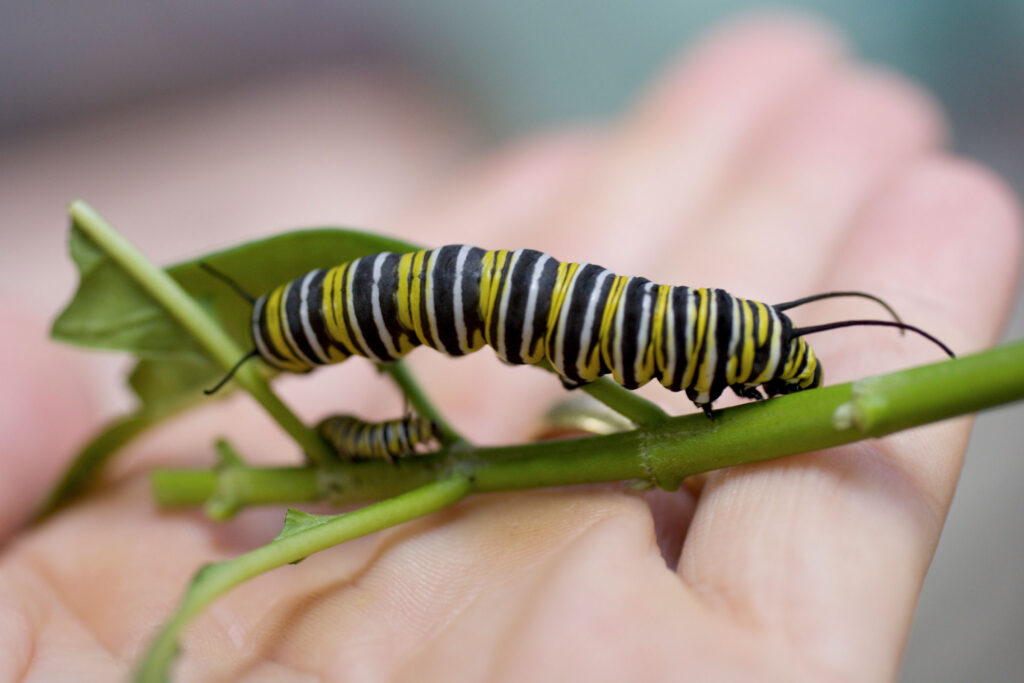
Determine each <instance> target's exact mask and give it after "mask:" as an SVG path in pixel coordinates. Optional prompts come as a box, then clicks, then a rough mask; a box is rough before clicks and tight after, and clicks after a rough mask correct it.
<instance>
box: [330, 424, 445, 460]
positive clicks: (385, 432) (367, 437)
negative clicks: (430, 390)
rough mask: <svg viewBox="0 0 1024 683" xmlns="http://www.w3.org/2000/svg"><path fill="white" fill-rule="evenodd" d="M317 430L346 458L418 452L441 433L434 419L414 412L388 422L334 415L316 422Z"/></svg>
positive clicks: (393, 456)
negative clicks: (366, 420)
mask: <svg viewBox="0 0 1024 683" xmlns="http://www.w3.org/2000/svg"><path fill="white" fill-rule="evenodd" d="M317 431H318V432H319V433H320V435H321V436H323V437H324V440H325V441H327V443H329V444H331V446H332V447H333V448H334V450H335V452H336V453H337V454H338V455H339V456H341V457H343V458H348V459H355V460H358V459H367V458H384V459H385V460H387V461H388V462H393V461H394V459H395V458H402V457H405V456H408V455H415V454H416V453H417V450H416V449H417V447H418V446H425V445H428V444H430V443H432V442H434V441H436V440H437V438H438V436H439V435H440V430H439V429H438V428H437V425H436V424H435V423H434V422H433V421H432V420H429V419H427V418H425V417H417V416H415V415H412V416H408V417H404V418H400V419H398V420H389V421H387V422H364V421H363V420H360V419H359V418H357V417H353V416H351V415H332V416H331V417H327V418H324V419H323V420H322V421H321V422H320V424H318V425H317Z"/></svg>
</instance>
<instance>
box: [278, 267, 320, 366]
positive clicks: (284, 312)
mask: <svg viewBox="0 0 1024 683" xmlns="http://www.w3.org/2000/svg"><path fill="white" fill-rule="evenodd" d="M294 285H295V280H292V281H291V282H289V283H288V284H287V286H285V288H284V292H283V293H282V294H281V329H283V330H284V336H285V338H286V339H287V340H288V342H289V343H290V344H291V347H292V349H294V350H295V355H296V356H298V357H299V358H300V359H301V360H302V362H303V363H305V364H306V365H308V366H310V367H312V366H314V365H316V363H314V362H313V361H311V360H310V359H309V358H307V357H306V354H304V353H303V352H302V349H300V348H299V345H298V344H296V343H295V337H294V336H292V328H291V325H289V324H288V294H289V293H290V292H291V291H292V287H293V286H294Z"/></svg>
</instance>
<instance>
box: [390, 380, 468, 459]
mask: <svg viewBox="0 0 1024 683" xmlns="http://www.w3.org/2000/svg"><path fill="white" fill-rule="evenodd" d="M377 367H378V368H380V369H381V370H382V371H384V372H386V373H388V375H390V377H391V379H392V380H393V381H394V382H395V384H397V385H398V388H399V389H401V390H402V394H403V395H404V396H405V397H406V398H407V399H408V400H409V403H411V404H412V407H413V409H414V410H415V411H416V414H417V415H420V416H422V417H426V418H430V419H431V420H433V421H434V423H435V424H436V425H437V426H438V429H440V431H441V443H442V444H444V445H445V446H451V445H452V444H454V443H468V442H467V441H466V439H465V438H463V436H462V435H461V434H459V433H458V432H457V431H455V429H453V428H452V426H451V425H450V424H448V422H447V421H446V420H445V419H444V417H443V416H442V415H441V413H440V412H438V410H437V408H435V407H434V404H433V403H431V402H430V399H429V398H427V395H426V393H424V391H423V389H422V388H420V385H419V383H418V382H417V381H416V378H415V377H413V374H412V373H411V372H410V371H409V366H408V365H406V364H405V363H404V362H402V361H395V362H394V363H381V364H379V365H378V366H377Z"/></svg>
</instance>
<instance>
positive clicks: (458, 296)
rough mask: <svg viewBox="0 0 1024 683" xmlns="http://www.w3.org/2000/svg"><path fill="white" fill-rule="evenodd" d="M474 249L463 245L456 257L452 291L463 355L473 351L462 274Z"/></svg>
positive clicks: (460, 347)
mask: <svg viewBox="0 0 1024 683" xmlns="http://www.w3.org/2000/svg"><path fill="white" fill-rule="evenodd" d="M472 248H473V247H470V246H468V245H465V244H463V245H462V247H461V248H460V249H459V255H458V256H457V257H455V284H454V287H453V289H452V301H453V302H454V303H453V305H454V306H455V332H456V334H458V336H459V349H460V350H461V351H462V352H463V353H469V352H470V351H472V350H473V349H471V348H470V347H469V334H468V332H467V331H466V316H465V313H464V312H463V310H462V273H463V270H464V269H465V266H466V257H467V256H469V250H470V249H472Z"/></svg>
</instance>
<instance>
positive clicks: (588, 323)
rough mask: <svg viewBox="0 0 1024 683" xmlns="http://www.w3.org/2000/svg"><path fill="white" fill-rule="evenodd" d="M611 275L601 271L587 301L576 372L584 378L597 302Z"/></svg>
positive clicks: (610, 272) (608, 271)
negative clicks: (602, 286) (605, 282)
mask: <svg viewBox="0 0 1024 683" xmlns="http://www.w3.org/2000/svg"><path fill="white" fill-rule="evenodd" d="M610 275H612V271H610V270H603V271H601V274H600V275H598V276H597V278H595V280H594V288H593V290H592V291H591V292H590V300H589V301H587V312H586V313H584V315H583V335H582V336H581V337H580V352H579V355H578V356H577V357H576V370H577V372H579V374H580V376H583V375H584V373H585V372H586V364H587V349H588V347H589V346H590V338H591V337H592V336H593V335H592V334H591V328H593V326H594V316H595V311H596V310H597V302H598V301H599V300H600V298H601V296H600V295H601V285H602V284H604V281H605V279H607V278H608V277H609V276H610ZM584 379H586V378H584ZM594 379H596V377H595V378H594Z"/></svg>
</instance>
